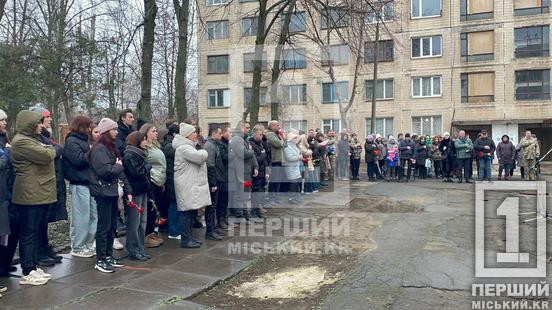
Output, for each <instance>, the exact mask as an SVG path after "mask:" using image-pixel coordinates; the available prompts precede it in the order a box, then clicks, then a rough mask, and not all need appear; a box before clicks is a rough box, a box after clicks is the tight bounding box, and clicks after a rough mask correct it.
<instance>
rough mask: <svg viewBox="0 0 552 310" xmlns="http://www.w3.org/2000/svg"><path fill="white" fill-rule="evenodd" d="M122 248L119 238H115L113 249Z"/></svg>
mask: <svg viewBox="0 0 552 310" xmlns="http://www.w3.org/2000/svg"><path fill="white" fill-rule="evenodd" d="M123 248H124V246H123V244H122V243H121V241H119V238H115V240H113V249H115V250H122V249H123Z"/></svg>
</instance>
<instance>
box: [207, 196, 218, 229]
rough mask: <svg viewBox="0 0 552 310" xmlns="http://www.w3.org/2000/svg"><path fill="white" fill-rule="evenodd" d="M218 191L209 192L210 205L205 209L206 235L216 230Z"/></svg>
mask: <svg viewBox="0 0 552 310" xmlns="http://www.w3.org/2000/svg"><path fill="white" fill-rule="evenodd" d="M218 195H219V191H218V189H217V191H215V192H211V205H210V206H207V207H206V208H205V224H206V225H207V230H206V231H205V232H206V233H207V234H209V233H213V232H215V229H216V228H217V219H216V217H217V200H218Z"/></svg>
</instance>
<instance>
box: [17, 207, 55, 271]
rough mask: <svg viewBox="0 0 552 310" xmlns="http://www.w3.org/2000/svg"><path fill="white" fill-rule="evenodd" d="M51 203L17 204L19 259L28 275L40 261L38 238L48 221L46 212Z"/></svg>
mask: <svg viewBox="0 0 552 310" xmlns="http://www.w3.org/2000/svg"><path fill="white" fill-rule="evenodd" d="M48 206H49V205H47V204H46V205H33V206H23V205H16V207H17V208H18V209H19V228H20V235H19V260H20V262H21V269H23V275H25V276H26V275H28V274H29V273H30V272H31V271H33V270H36V265H37V263H38V242H39V241H38V238H39V234H40V226H41V225H42V224H43V223H44V222H46V223H47V222H48V219H47V218H46V214H47V212H48Z"/></svg>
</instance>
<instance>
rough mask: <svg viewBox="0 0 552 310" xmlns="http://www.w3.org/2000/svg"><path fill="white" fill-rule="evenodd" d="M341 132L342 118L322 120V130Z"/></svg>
mask: <svg viewBox="0 0 552 310" xmlns="http://www.w3.org/2000/svg"><path fill="white" fill-rule="evenodd" d="M330 130H331V131H334V132H337V133H339V132H341V120H340V119H325V120H322V132H323V133H328V131H330Z"/></svg>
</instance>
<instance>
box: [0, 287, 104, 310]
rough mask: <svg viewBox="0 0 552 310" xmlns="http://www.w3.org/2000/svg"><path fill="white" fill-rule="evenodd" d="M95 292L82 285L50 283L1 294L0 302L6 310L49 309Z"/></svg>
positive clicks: (94, 289)
mask: <svg viewBox="0 0 552 310" xmlns="http://www.w3.org/2000/svg"><path fill="white" fill-rule="evenodd" d="M10 289H11V288H10ZM96 290H97V289H96V288H93V287H88V286H83V285H64V284H61V283H55V282H52V281H50V282H49V283H48V284H46V285H41V286H33V287H29V286H26V287H24V288H22V289H18V290H14V291H8V292H7V293H2V294H3V295H4V297H3V298H2V299H0V302H1V305H6V306H7V308H8V309H50V308H53V307H56V306H58V305H60V304H63V303H66V302H69V301H71V300H73V299H76V298H79V297H81V296H83V295H86V294H90V293H92V292H94V291H96Z"/></svg>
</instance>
